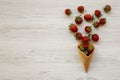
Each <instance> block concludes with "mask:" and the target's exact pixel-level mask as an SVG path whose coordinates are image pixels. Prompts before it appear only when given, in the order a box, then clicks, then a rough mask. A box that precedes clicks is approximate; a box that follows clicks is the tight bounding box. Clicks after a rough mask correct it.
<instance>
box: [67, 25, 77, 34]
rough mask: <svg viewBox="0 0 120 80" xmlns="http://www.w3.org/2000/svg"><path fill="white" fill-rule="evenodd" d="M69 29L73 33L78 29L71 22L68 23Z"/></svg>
mask: <svg viewBox="0 0 120 80" xmlns="http://www.w3.org/2000/svg"><path fill="white" fill-rule="evenodd" d="M69 30H70V31H72V32H74V33H75V32H77V31H78V28H77V26H76V25H75V24H71V25H69Z"/></svg>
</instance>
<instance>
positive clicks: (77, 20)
mask: <svg viewBox="0 0 120 80" xmlns="http://www.w3.org/2000/svg"><path fill="white" fill-rule="evenodd" d="M82 22H83V19H82V17H81V16H77V17H76V18H75V23H76V24H78V25H79V24H81V23H82Z"/></svg>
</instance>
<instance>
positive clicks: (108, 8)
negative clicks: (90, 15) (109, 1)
mask: <svg viewBox="0 0 120 80" xmlns="http://www.w3.org/2000/svg"><path fill="white" fill-rule="evenodd" d="M103 9H104V11H105V12H110V11H111V6H110V5H105V7H104V8H103Z"/></svg>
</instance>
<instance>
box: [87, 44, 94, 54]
mask: <svg viewBox="0 0 120 80" xmlns="http://www.w3.org/2000/svg"><path fill="white" fill-rule="evenodd" d="M93 50H94V47H93V46H92V45H89V46H88V49H87V51H88V54H87V56H89V55H90V54H91V53H92V52H93Z"/></svg>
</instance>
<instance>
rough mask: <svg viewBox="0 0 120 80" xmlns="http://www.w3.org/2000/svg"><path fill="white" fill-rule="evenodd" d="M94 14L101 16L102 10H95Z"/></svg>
mask: <svg viewBox="0 0 120 80" xmlns="http://www.w3.org/2000/svg"><path fill="white" fill-rule="evenodd" d="M94 14H95V16H96V17H98V18H99V17H100V16H101V11H100V10H95V12H94Z"/></svg>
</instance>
